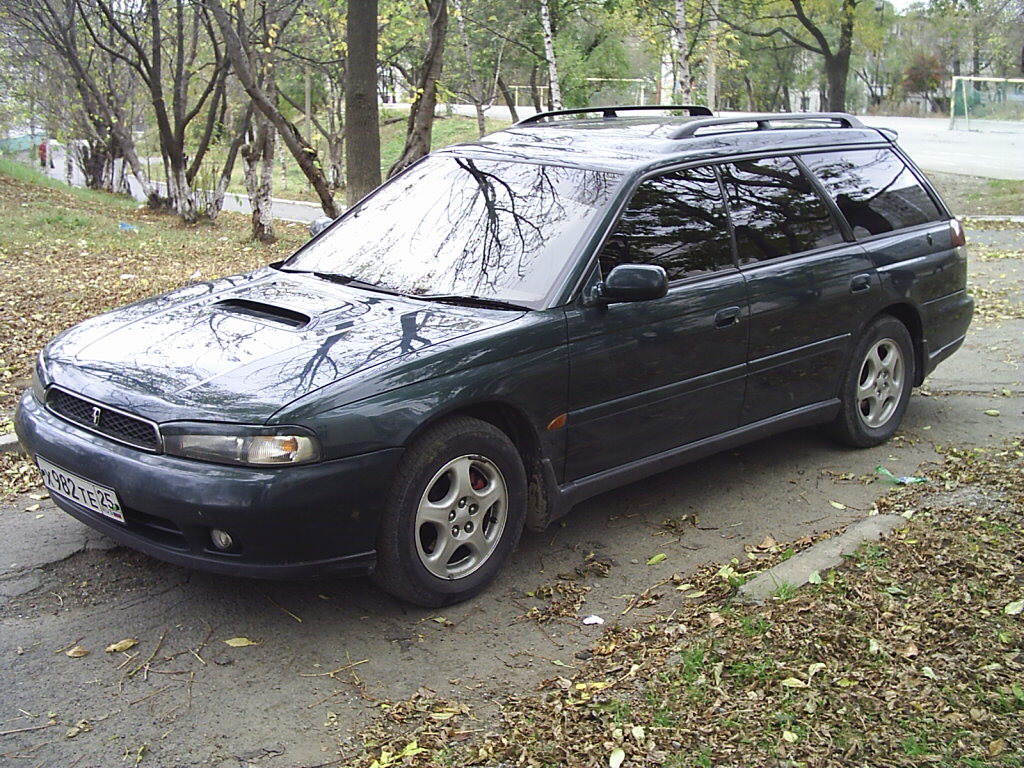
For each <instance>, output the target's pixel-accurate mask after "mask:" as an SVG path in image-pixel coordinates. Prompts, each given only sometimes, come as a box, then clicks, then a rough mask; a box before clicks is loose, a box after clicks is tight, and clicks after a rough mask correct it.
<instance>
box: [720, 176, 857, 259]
mask: <svg viewBox="0 0 1024 768" xmlns="http://www.w3.org/2000/svg"><path fill="white" fill-rule="evenodd" d="M721 168H722V180H723V181H724V182H725V190H726V195H727V197H728V201H729V213H730V215H731V216H732V223H733V226H734V227H735V230H736V246H737V251H738V253H739V258H740V263H741V264H747V263H750V262H755V261H765V260H768V259H776V258H780V257H783V256H789V255H791V254H794V253H800V252H802V251H810V250H813V249H815V248H822V247H824V246H828V245H833V244H835V243H839V242H842V239H843V237H842V233H841V232H840V230H839V227H838V225H837V224H836V222H835V220H834V219H833V218H832V214H831V213H830V212H829V209H828V206H827V205H826V204H825V201H824V200H822V199H821V197H819V196H818V193H817V192H816V191H815V188H814V185H813V184H812V183H811V181H810V179H808V178H807V177H806V176H805V175H804V174H803V172H802V171H801V170H800V168H799V167H798V166H797V164H796V163H795V162H793V160H792V159H791V158H788V157H769V158H760V159H757V160H744V161H740V162H735V163H727V164H725V165H723V166H721Z"/></svg>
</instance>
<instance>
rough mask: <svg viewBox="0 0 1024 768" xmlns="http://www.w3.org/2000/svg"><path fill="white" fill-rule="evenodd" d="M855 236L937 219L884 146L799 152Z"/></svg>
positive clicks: (914, 180)
mask: <svg viewBox="0 0 1024 768" xmlns="http://www.w3.org/2000/svg"><path fill="white" fill-rule="evenodd" d="M800 159H801V160H803V161H804V163H805V164H806V165H807V167H808V168H809V169H810V170H811V172H812V173H813V174H814V175H815V176H817V177H818V179H819V180H820V181H821V183H822V185H823V186H824V187H825V189H826V190H827V191H828V193H829V195H831V196H832V199H833V200H835V203H836V205H837V206H838V207H839V210H840V211H842V213H843V216H845V217H846V220H847V221H848V222H849V223H850V227H851V228H852V229H853V234H854V236H856V237H857V238H863V237H870V236H872V235H880V234H883V233H885V232H892V231H894V230H897V229H905V228H907V227H914V226H917V225H918V224H926V223H928V222H930V221H936V220H939V219H942V218H943V216H942V213H941V211H939V208H938V206H937V205H936V204H935V201H934V200H932V198H931V195H929V194H928V192H927V191H926V190H925V188H924V187H923V186H921V183H920V182H919V181H918V180H917V177H916V176H914V174H913V173H912V172H911V171H910V169H909V168H907V166H906V165H905V164H904V162H903V161H902V160H901V159H900V157H899V156H898V155H897V154H896V153H895V152H893V151H892V150H889V149H884V148H883V149H864V150H854V151H843V152H828V153H821V154H809V155H801V156H800Z"/></svg>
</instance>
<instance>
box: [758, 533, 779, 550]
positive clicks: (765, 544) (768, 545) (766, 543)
mask: <svg viewBox="0 0 1024 768" xmlns="http://www.w3.org/2000/svg"><path fill="white" fill-rule="evenodd" d="M777 546H779V542H777V541H776V540H775V537H773V536H772V535H771V534H770V533H769V534H768V535H767V536H765V537H764V538H763V539H761V543H760V544H758V545H757V548H758V549H772V548H774V547H777Z"/></svg>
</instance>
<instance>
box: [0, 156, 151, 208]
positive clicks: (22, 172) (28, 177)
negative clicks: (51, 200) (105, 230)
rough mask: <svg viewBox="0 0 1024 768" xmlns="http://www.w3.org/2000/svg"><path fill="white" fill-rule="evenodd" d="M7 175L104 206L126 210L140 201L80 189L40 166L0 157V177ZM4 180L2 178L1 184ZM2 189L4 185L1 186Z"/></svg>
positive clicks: (125, 196)
mask: <svg viewBox="0 0 1024 768" xmlns="http://www.w3.org/2000/svg"><path fill="white" fill-rule="evenodd" d="M2 176H7V177H9V178H10V179H13V180H14V181H21V182H24V183H26V184H34V185H36V186H40V187H48V188H50V189H57V190H60V191H61V192H66V193H67V194H68V195H69V196H71V197H73V198H75V199H77V200H81V201H83V202H87V203H96V204H97V205H101V206H103V207H104V208H109V207H113V208H124V209H126V210H130V209H134V208H138V206H139V203H138V202H136V201H135V200H133V199H132V198H130V197H128V196H127V195H112V194H110V193H109V192H100V191H98V190H95V189H78V188H77V187H69V186H68V185H67V184H65V183H64V182H63V181H59V180H57V179H53V178H50V177H49V176H47V175H46V174H45V173H42V172H41V171H40V170H39V169H38V168H36V167H35V166H32V165H27V164H25V163H19V162H16V161H14V160H10V159H8V158H5V157H0V177H2ZM2 184H3V180H2V179H0V185H2ZM0 189H2V186H0Z"/></svg>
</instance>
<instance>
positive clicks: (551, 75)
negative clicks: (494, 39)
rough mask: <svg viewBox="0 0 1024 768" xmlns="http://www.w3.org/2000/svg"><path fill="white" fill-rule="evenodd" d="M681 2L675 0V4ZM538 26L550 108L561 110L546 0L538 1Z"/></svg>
mask: <svg viewBox="0 0 1024 768" xmlns="http://www.w3.org/2000/svg"><path fill="white" fill-rule="evenodd" d="M681 1H682V0H676V2H677V3H679V2H681ZM540 24H541V27H542V28H543V30H544V56H546V57H547V60H548V80H550V81H551V108H552V109H561V108H562V88H561V86H560V85H559V83H558V61H557V60H556V59H555V37H554V35H553V34H552V32H551V11H550V9H549V8H548V0H540Z"/></svg>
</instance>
